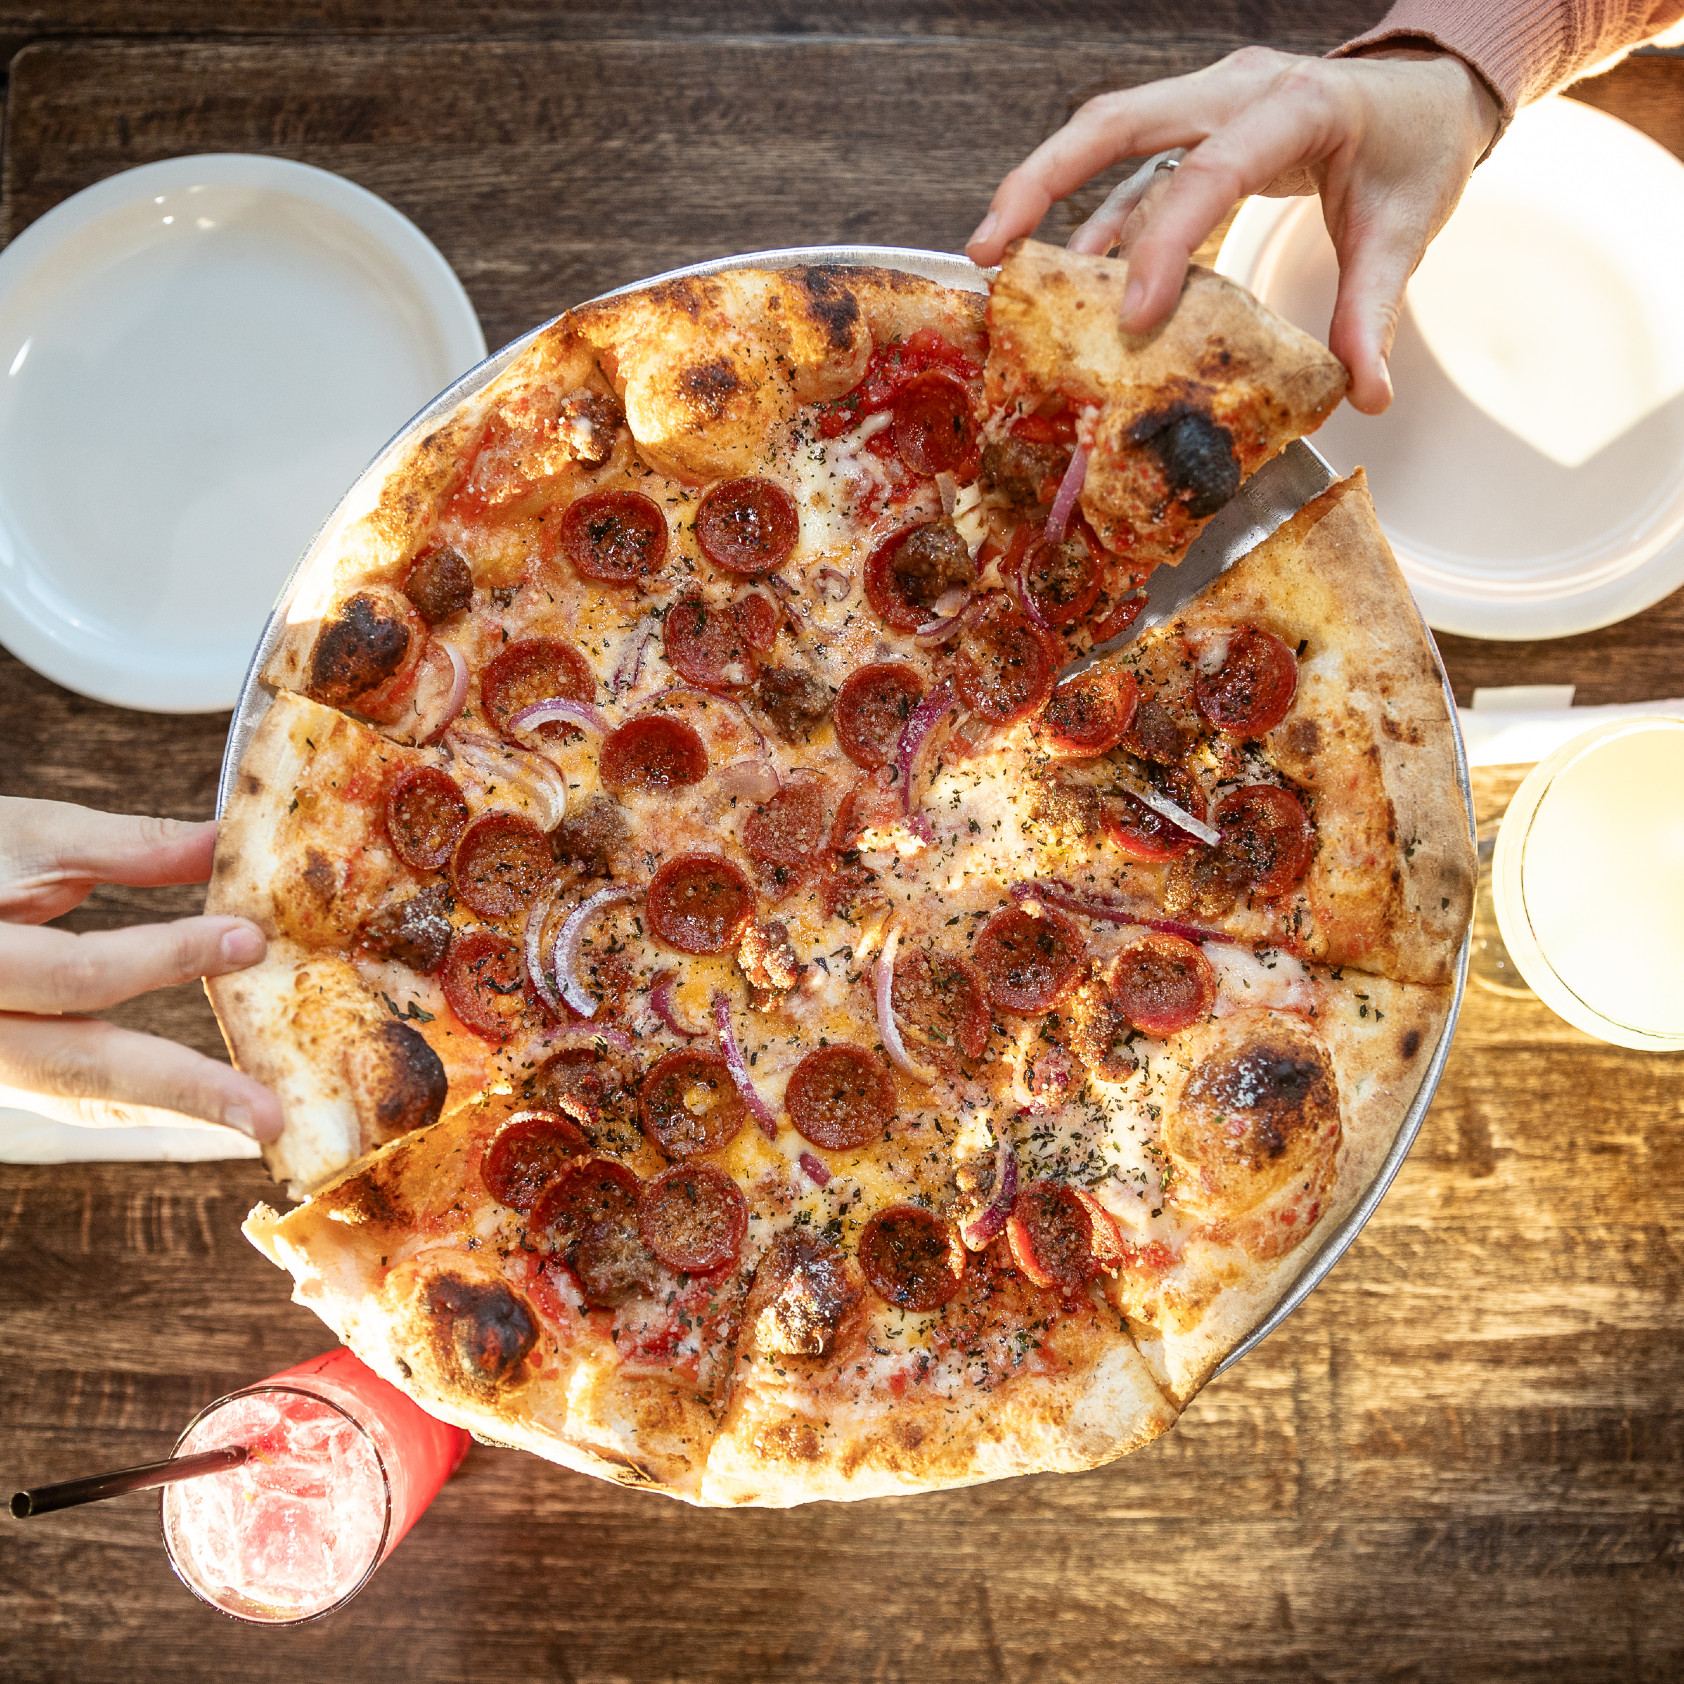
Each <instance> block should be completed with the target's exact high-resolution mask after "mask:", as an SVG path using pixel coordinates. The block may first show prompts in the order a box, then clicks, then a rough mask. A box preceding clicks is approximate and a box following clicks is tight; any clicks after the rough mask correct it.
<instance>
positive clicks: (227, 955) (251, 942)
mask: <svg viewBox="0 0 1684 1684" xmlns="http://www.w3.org/2000/svg"><path fill="white" fill-rule="evenodd" d="M266 946H267V943H266V942H265V941H264V939H263V937H262V936H261V935H260V934H259V933H258V932H257V931H256V930H254V929H252V928H251V926H250V925H249V924H240V925H237V926H236V927H235V928H234V929H232V930H229V931H228V933H227V934H226V935H224V936H223V938H222V958H223V962H224V963H225V964H229V965H255V964H256V963H257V961H258V960H259V959H261V958H262V957H263V952H264V948H265V947H266Z"/></svg>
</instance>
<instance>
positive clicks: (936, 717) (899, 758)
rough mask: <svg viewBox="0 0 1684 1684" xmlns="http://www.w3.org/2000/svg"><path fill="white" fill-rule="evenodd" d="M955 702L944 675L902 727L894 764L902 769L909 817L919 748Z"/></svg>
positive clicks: (903, 807) (902, 799) (902, 792)
mask: <svg viewBox="0 0 1684 1684" xmlns="http://www.w3.org/2000/svg"><path fill="white" fill-rule="evenodd" d="M954 701H955V697H954V692H953V680H952V679H951V678H944V679H943V680H942V681H941V683H940V684H938V685H937V686H936V687H935V688H934V689H933V690H932V691H931V692H930V693H929V694H928V695H927V696H926V697H925V698H924V699H923V701H921V702H920V703H919V704H918V705H917V707H915V708H914V709H913V710H912V716H911V718H909V719H908V720H907V722H906V724H905V725H904V726H903V727H902V728H901V734H900V746H899V747H898V748H897V749H896V750H895V766H896V769H897V770H898V771H899V772H900V806H901V811H902V812H903V813H905V814H907V815H908V816H910V815H911V813H912V771H913V766H914V764H915V763H916V761H917V759H918V751H919V749H921V748H922V747H923V746H924V739H925V738H926V737H928V736H929V734H930V733H931V732H932V731H933V730H934V729H935V728H936V725H937V724H938V723H939V721H940V720H941V718H942V716H943V715H944V714H945V713H946V712H947V711H948V710H949V709H950V708H951V707H952V706H953V704H954ZM926 822H927V821H926Z"/></svg>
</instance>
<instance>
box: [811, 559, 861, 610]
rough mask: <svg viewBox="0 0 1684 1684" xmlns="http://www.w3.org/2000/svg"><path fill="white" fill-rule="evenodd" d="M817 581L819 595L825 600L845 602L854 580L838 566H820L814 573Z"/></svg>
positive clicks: (852, 587) (850, 592) (851, 590)
mask: <svg viewBox="0 0 1684 1684" xmlns="http://www.w3.org/2000/svg"><path fill="white" fill-rule="evenodd" d="M814 577H815V578H817V580H818V583H819V595H820V596H822V597H823V598H824V599H825V600H826V601H827V602H846V601H847V600H848V598H849V596H850V595H851V594H852V592H853V589H854V581H853V580H852V579H850V578H849V577H848V575H847V574H846V573H844V572H843V571H842V570H841V569H840V568H837V567H821V568H820V569H819V570H818V572H817V574H815V575H814Z"/></svg>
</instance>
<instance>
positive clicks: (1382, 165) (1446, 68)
mask: <svg viewBox="0 0 1684 1684" xmlns="http://www.w3.org/2000/svg"><path fill="white" fill-rule="evenodd" d="M1497 119H1498V107H1497V101H1496V99H1495V98H1494V97H1493V95H1492V94H1491V92H1490V90H1489V89H1488V88H1487V87H1486V85H1485V83H1484V82H1483V81H1482V80H1481V79H1480V78H1479V77H1478V76H1477V75H1475V74H1474V72H1473V71H1472V70H1470V69H1469V68H1468V66H1467V65H1466V64H1464V63H1463V62H1462V60H1461V59H1459V58H1456V57H1455V56H1454V55H1452V54H1449V53H1441V52H1436V51H1433V50H1429V49H1425V48H1422V49H1416V48H1412V47H1403V48H1386V49H1383V50H1381V51H1379V52H1376V53H1373V54H1370V55H1368V56H1364V57H1361V58H1349V59H1318V58H1300V57H1297V56H1295V55H1293V54H1290V53H1281V52H1275V51H1274V50H1272V49H1270V48H1267V47H1246V48H1244V49H1242V50H1241V51H1239V52H1237V53H1230V54H1229V56H1228V57H1227V58H1225V59H1222V60H1221V61H1220V62H1218V63H1216V64H1213V65H1211V66H1209V67H1208V68H1207V69H1204V70H1200V71H1198V72H1196V73H1195V74H1193V75H1191V76H1176V77H1173V78H1171V79H1169V80H1167V81H1162V82H1149V83H1147V84H1146V85H1145V86H1143V87H1138V88H1130V89H1127V90H1125V91H1123V92H1119V93H1110V94H1101V95H1100V96H1099V97H1098V98H1096V99H1092V100H1089V101H1088V103H1087V104H1086V105H1084V106H1083V107H1082V108H1081V110H1080V111H1078V112H1077V113H1076V115H1075V116H1074V117H1073V118H1071V120H1070V121H1069V122H1068V123H1066V124H1065V126H1064V127H1063V128H1062V129H1060V130H1059V131H1058V133H1057V134H1055V135H1053V136H1052V137H1051V139H1049V140H1047V141H1046V142H1044V143H1043V144H1042V145H1040V146H1038V147H1037V148H1036V149H1035V151H1034V152H1032V153H1031V154H1030V155H1029V157H1028V158H1026V159H1025V160H1024V162H1023V163H1021V164H1019V165H1018V167H1017V168H1016V169H1015V170H1013V171H1012V172H1011V174H1010V175H1008V176H1007V177H1006V179H1005V180H1004V181H1002V182H1001V183H1000V186H999V189H998V190H997V191H996V192H995V194H994V199H993V204H992V206H991V208H990V210H989V213H988V215H987V216H986V217H984V218H983V221H982V225H981V226H980V227H979V228H978V229H977V231H976V233H975V234H973V235H972V236H971V240H970V244H969V245H968V247H967V248H966V249H967V251H968V253H969V255H970V257H971V259H972V261H973V262H976V263H980V264H990V263H998V262H999V261H1000V257H1001V255H1002V253H1003V252H1004V251H1005V248H1006V246H1007V244H1008V243H1009V242H1010V241H1012V240H1014V239H1016V238H1017V237H1018V236H1019V235H1021V234H1029V233H1032V232H1033V231H1034V229H1035V228H1036V226H1037V225H1038V224H1039V223H1040V221H1041V218H1042V217H1043V216H1045V215H1046V213H1047V210H1048V209H1049V207H1050V206H1051V205H1052V204H1053V203H1054V201H1055V200H1058V199H1062V198H1063V197H1064V196H1065V195H1066V194H1068V193H1071V192H1073V191H1075V189H1076V188H1078V187H1080V186H1081V185H1082V183H1083V182H1085V181H1087V180H1089V179H1090V178H1092V177H1093V176H1095V175H1097V174H1098V173H1099V172H1100V171H1101V170H1104V169H1106V168H1108V167H1109V166H1110V165H1112V164H1114V163H1116V162H1117V161H1118V159H1120V158H1130V157H1140V156H1144V155H1148V154H1151V153H1155V152H1160V151H1165V150H1168V149H1169V148H1172V147H1186V148H1188V151H1187V155H1186V157H1185V158H1184V159H1183V160H1182V161H1181V165H1180V167H1179V168H1178V169H1176V170H1175V171H1174V172H1173V173H1170V172H1165V176H1164V179H1163V185H1162V186H1161V187H1160V188H1159V189H1158V190H1157V191H1156V192H1155V193H1154V194H1153V195H1152V196H1151V197H1150V199H1149V201H1148V202H1147V204H1146V205H1145V206H1144V207H1143V209H1142V210H1141V211H1140V212H1138V213H1136V214H1135V215H1134V216H1133V217H1132V218H1131V216H1130V209H1131V207H1130V206H1128V205H1118V204H1116V203H1115V202H1114V201H1115V197H1116V196H1115V195H1113V198H1112V199H1108V200H1107V201H1106V203H1105V204H1104V205H1102V206H1101V207H1100V209H1099V210H1098V211H1097V212H1095V214H1094V215H1093V216H1092V217H1091V218H1089V220H1088V221H1087V222H1085V223H1084V224H1083V225H1082V226H1081V227H1080V228H1078V229H1077V230H1076V232H1075V234H1073V235H1072V236H1071V239H1070V247H1071V249H1072V250H1073V251H1085V252H1100V253H1103V252H1107V251H1109V250H1110V249H1111V248H1112V247H1113V246H1115V245H1117V244H1118V243H1119V242H1120V241H1125V240H1128V241H1129V242H1130V243H1129V244H1128V248H1127V256H1128V260H1129V269H1130V276H1129V285H1128V288H1127V290H1126V292H1125V294H1124V306H1123V318H1122V319H1123V326H1124V328H1125V329H1126V330H1128V331H1129V332H1132V333H1144V332H1146V331H1148V330H1149V329H1151V328H1152V327H1154V326H1156V325H1157V323H1158V322H1160V321H1162V320H1163V318H1164V317H1165V316H1167V315H1168V314H1169V312H1170V310H1171V308H1172V307H1173V305H1174V303H1175V300H1176V299H1177V297H1179V295H1180V292H1181V283H1182V280H1183V278H1184V277H1185V275H1186V273H1187V263H1188V260H1189V258H1190V257H1191V255H1192V253H1193V252H1194V251H1195V250H1196V249H1197V247H1198V246H1199V244H1200V242H1201V241H1202V240H1203V239H1204V238H1205V236H1206V235H1207V234H1209V233H1210V231H1211V230H1212V229H1213V228H1215V227H1216V225H1217V224H1218V223H1219V222H1220V221H1221V220H1222V218H1223V217H1224V216H1225V215H1226V214H1227V212H1228V210H1229V209H1230V207H1232V206H1233V205H1234V204H1235V203H1237V202H1238V201H1239V200H1240V199H1242V198H1244V197H1245V196H1246V195H1247V194H1250V193H1264V194H1268V195H1270V196H1272V197H1282V196H1285V195H1289V194H1296V193H1312V192H1319V193H1320V194H1321V201H1322V214H1323V216H1324V217H1325V219H1326V222H1327V227H1328V232H1329V233H1330V234H1331V235H1332V236H1333V244H1334V248H1335V250H1336V251H1337V252H1338V254H1339V297H1338V302H1337V304H1336V305H1335V307H1334V311H1333V323H1332V327H1331V329H1330V331H1329V333H1328V345H1329V348H1330V349H1331V350H1332V352H1333V354H1334V355H1335V356H1336V357H1338V358H1339V360H1340V361H1341V362H1342V363H1344V365H1345V367H1346V368H1347V369H1349V370H1350V374H1351V387H1350V391H1349V393H1348V396H1349V398H1350V401H1351V403H1352V404H1353V405H1354V406H1355V407H1356V408H1358V409H1360V410H1363V411H1365V412H1366V413H1368V414H1370V415H1377V414H1379V412H1380V411H1381V410H1383V409H1385V407H1386V406H1387V404H1389V403H1390V402H1391V399H1392V382H1391V376H1390V374H1389V373H1388V372H1387V368H1386V358H1387V356H1388V355H1389V353H1390V351H1391V346H1392V335H1393V333H1394V332H1395V330H1396V328H1397V320H1398V313H1399V311H1400V309H1401V307H1402V304H1403V289H1404V284H1405V283H1406V282H1407V281H1408V279H1409V277H1410V275H1411V274H1412V273H1413V272H1414V269H1415V266H1416V264H1417V263H1419V262H1420V261H1421V254H1422V253H1423V252H1424V251H1425V250H1426V248H1427V243H1428V241H1430V240H1431V239H1432V237H1433V236H1434V235H1435V234H1436V233H1437V232H1438V231H1439V229H1440V228H1442V227H1443V226H1444V224H1445V222H1446V221H1447V220H1448V218H1449V216H1450V213H1451V211H1453V210H1454V209H1455V208H1456V201H1457V200H1458V199H1459V198H1460V197H1461V195H1462V188H1463V187H1464V186H1465V185H1466V183H1467V179H1468V177H1469V175H1470V174H1471V173H1472V172H1473V167H1474V165H1475V164H1476V163H1477V162H1478V161H1479V159H1480V157H1481V156H1482V154H1483V153H1484V151H1485V149H1486V147H1487V146H1488V145H1489V144H1490V142H1491V138H1492V136H1493V135H1494V134H1495V133H1496V129H1497Z"/></svg>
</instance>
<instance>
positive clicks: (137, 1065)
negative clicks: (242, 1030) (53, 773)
mask: <svg viewBox="0 0 1684 1684" xmlns="http://www.w3.org/2000/svg"><path fill="white" fill-rule="evenodd" d="M215 847H216V826H215V825H214V824H182V823H180V822H178V821H177V820H174V819H152V818H130V817H125V816H122V815H119V814H116V813H99V812H95V811H93V810H92V809H90V808H87V807H74V806H71V805H69V804H68V803H66V802H62V801H30V800H23V799H20V798H16V797H0V1103H3V1104H14V1105H20V1106H23V1107H25V1108H26V1109H28V1110H31V1111H37V1112H40V1113H41V1114H42V1115H44V1116H49V1117H55V1118H57V1119H58V1120H60V1121H61V1122H69V1123H83V1124H87V1125H90V1126H92V1127H96V1128H100V1127H115V1126H119V1125H122V1124H133V1123H140V1124H159V1125H162V1124H170V1123H180V1122H181V1121H182V1114H185V1115H186V1116H187V1117H196V1118H201V1119H203V1120H205V1121H207V1122H213V1123H221V1124H224V1125H226V1126H227V1127H229V1128H233V1129H238V1130H239V1131H240V1133H242V1134H248V1135H250V1136H252V1138H253V1139H255V1140H260V1141H270V1140H274V1139H275V1138H276V1137H277V1136H278V1135H279V1134H280V1132H281V1106H280V1101H279V1100H277V1099H276V1098H275V1096H274V1095H273V1094H272V1093H270V1091H269V1090H268V1089H267V1088H266V1087H264V1086H262V1085H261V1084H260V1083H258V1082H254V1081H253V1080H252V1079H251V1077H249V1076H245V1075H242V1074H241V1073H240V1072H239V1071H238V1070H234V1069H231V1068H230V1067H229V1066H228V1065H226V1064H221V1063H218V1062H217V1061H216V1060H215V1059H211V1058H206V1057H205V1056H204V1055H203V1054H202V1053H197V1052H194V1051H192V1050H191V1049H190V1048H188V1047H183V1046H178V1045H177V1044H176V1043H175V1042H173V1041H165V1040H161V1039H159V1038H158V1037H157V1036H155V1035H141V1034H137V1033H135V1032H134V1031H133V1030H129V1029H120V1028H118V1027H117V1025H116V1024H113V1023H106V1022H103V1021H101V1020H100V1019H98V1018H89V1017H79V1016H74V1015H60V1014H74V1013H79V1012H92V1011H99V1010H101V1009H103V1008H104V1007H106V1006H114V1005H116V1004H117V1002H118V1001H120V1000H127V999H129V998H131V997H132V996H133V995H136V994H143V993H145V992H146V991H147V990H148V989H151V988H163V987H166V986H168V985H169V984H170V983H176V982H187V981H190V980H191V979H192V978H194V977H200V976H222V975H224V974H225V973H227V972H229V971H238V970H243V969H244V968H245V967H246V966H247V965H252V964H255V963H256V962H257V961H258V960H259V959H261V958H262V957H263V953H264V948H265V945H266V944H265V941H264V937H263V932H262V931H261V930H259V929H258V927H257V926H256V925H255V924H252V923H250V922H248V921H247V920H246V919H244V918H212V917H199V918H181V919H177V920H176V921H175V922H174V923H173V924H141V925H137V926H135V927H133V928H130V929H125V930H100V931H93V932H90V933H88V934H85V935H73V934H71V932H70V931H68V930H46V929H39V928H34V927H32V926H37V925H41V924H44V923H46V921H47V920H48V919H50V918H57V917H58V916H59V915H60V914H61V913H65V912H68V911H69V910H70V909H71V908H72V907H73V906H76V905H78V904H80V902H81V901H82V900H83V899H84V898H85V897H86V895H87V894H88V891H89V890H90V889H92V888H93V887H94V886H95V885H96V884H99V883H125V884H129V885H131V886H134V887H140V888H153V887H157V886H159V885H161V884H167V883H203V882H205V881H207V880H208V879H209V877H210V871H211V855H212V853H213V851H214V849H215Z"/></svg>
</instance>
